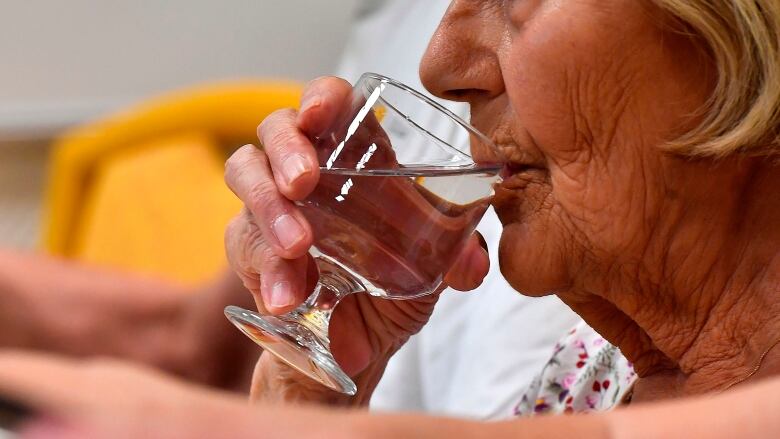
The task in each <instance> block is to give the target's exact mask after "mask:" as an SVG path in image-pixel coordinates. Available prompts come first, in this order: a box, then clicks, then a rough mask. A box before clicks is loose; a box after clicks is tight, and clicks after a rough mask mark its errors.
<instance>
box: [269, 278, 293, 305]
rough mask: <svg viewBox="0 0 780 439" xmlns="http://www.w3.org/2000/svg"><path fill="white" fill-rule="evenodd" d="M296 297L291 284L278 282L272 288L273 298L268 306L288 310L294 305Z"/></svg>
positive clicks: (270, 298)
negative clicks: (287, 308)
mask: <svg viewBox="0 0 780 439" xmlns="http://www.w3.org/2000/svg"><path fill="white" fill-rule="evenodd" d="M294 301H295V296H294V295H293V293H292V287H291V285H290V282H285V281H282V282H277V283H275V284H274V286H273V287H271V297H269V298H268V304H269V305H271V306H272V307H274V308H286V307H288V306H290V305H292V304H293V302H294Z"/></svg>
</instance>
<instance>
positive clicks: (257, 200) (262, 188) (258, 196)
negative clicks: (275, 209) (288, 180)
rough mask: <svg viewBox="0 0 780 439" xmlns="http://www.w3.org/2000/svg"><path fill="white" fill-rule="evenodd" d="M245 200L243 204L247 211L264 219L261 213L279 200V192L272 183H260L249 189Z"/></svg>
mask: <svg viewBox="0 0 780 439" xmlns="http://www.w3.org/2000/svg"><path fill="white" fill-rule="evenodd" d="M246 198H247V199H246V200H244V203H245V204H246V206H247V207H248V208H249V210H251V211H252V213H254V214H256V215H260V216H261V217H264V215H263V213H264V212H266V211H267V210H268V208H269V207H271V206H274V205H275V203H276V202H277V200H278V199H279V192H278V190H277V188H276V185H275V184H274V182H273V181H268V180H266V181H260V182H257V183H255V184H253V185H251V186H250V187H249V191H248V192H247V195H246Z"/></svg>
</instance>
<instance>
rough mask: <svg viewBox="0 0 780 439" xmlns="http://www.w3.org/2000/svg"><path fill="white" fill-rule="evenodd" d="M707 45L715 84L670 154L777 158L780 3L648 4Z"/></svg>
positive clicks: (669, 0)
mask: <svg viewBox="0 0 780 439" xmlns="http://www.w3.org/2000/svg"><path fill="white" fill-rule="evenodd" d="M653 1H654V2H655V3H656V4H657V5H658V6H660V7H661V8H662V9H664V10H666V11H667V12H668V13H670V14H671V15H672V16H673V17H675V18H676V19H678V20H680V21H681V22H682V23H684V24H685V26H686V27H687V28H688V29H689V30H691V31H693V33H694V34H695V36H696V37H697V38H698V39H699V40H702V41H703V43H704V44H705V45H706V49H707V52H708V53H709V56H710V57H711V58H712V60H713V62H714V64H715V67H716V73H717V83H716V85H715V89H714V91H713V94H712V96H711V97H710V99H709V101H708V103H707V105H706V107H705V108H704V109H703V110H704V114H703V120H702V122H701V124H700V125H699V126H698V127H696V128H694V129H693V130H691V131H689V132H688V133H687V134H685V135H683V136H682V137H680V138H678V139H677V140H675V141H674V142H671V143H670V145H669V147H670V149H671V150H673V151H677V152H681V153H684V154H690V155H697V156H717V157H722V156H726V155H729V154H732V153H747V154H751V155H769V156H776V155H780V0H653Z"/></svg>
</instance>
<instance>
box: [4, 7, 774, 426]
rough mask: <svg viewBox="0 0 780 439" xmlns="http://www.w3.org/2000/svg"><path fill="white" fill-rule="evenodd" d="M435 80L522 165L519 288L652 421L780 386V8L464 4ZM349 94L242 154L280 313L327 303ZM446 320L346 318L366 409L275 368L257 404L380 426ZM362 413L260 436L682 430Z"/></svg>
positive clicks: (264, 283) (515, 248)
mask: <svg viewBox="0 0 780 439" xmlns="http://www.w3.org/2000/svg"><path fill="white" fill-rule="evenodd" d="M420 72H421V76H422V78H423V81H424V83H425V84H426V86H427V88H428V89H429V90H430V91H431V92H433V93H434V94H436V95H437V96H440V97H442V98H446V99H453V100H460V101H466V102H468V103H469V104H470V105H471V109H472V122H473V124H474V125H475V126H477V127H478V128H480V129H481V130H482V131H483V132H485V133H488V134H489V135H490V136H491V137H492V138H493V140H494V141H495V143H496V144H498V145H499V146H500V147H501V148H502V149H503V151H504V153H505V155H506V157H508V160H509V163H508V166H509V168H510V169H511V171H512V175H511V176H510V177H508V178H506V179H505V181H504V182H503V183H502V184H501V185H500V186H499V187H498V188H497V190H496V197H495V200H494V205H495V208H496V210H497V212H498V214H499V217H500V218H501V221H502V223H503V225H504V232H503V236H502V239H501V252H500V253H501V259H500V261H499V262H500V264H501V268H502V272H503V274H504V276H505V277H506V278H507V280H508V281H509V282H510V283H511V284H512V286H513V287H514V288H516V289H517V290H518V291H521V292H522V293H524V294H528V295H546V294H553V293H554V294H556V295H558V296H559V297H560V298H561V299H562V300H564V301H565V302H566V303H567V304H568V305H569V306H571V307H572V308H573V309H574V310H575V311H576V312H577V313H579V314H580V315H581V316H582V317H583V318H584V319H585V321H586V322H588V323H589V324H590V325H591V326H593V327H594V328H595V329H597V330H598V331H599V332H600V333H601V334H602V335H603V336H604V337H605V338H607V339H608V340H609V341H611V342H612V343H614V344H616V345H617V346H619V348H620V349H621V351H622V352H623V354H624V355H625V356H626V357H627V358H628V359H629V360H630V361H631V362H632V363H633V365H634V367H635V369H636V371H637V373H638V375H639V376H640V379H639V380H638V381H637V383H636V385H635V389H634V393H633V398H632V400H631V405H632V406H634V405H642V403H645V402H647V401H653V400H659V399H669V398H678V397H683V396H691V395H699V394H707V393H720V392H724V391H726V390H729V389H730V388H732V387H735V386H741V385H743V384H745V383H751V382H755V381H758V380H761V379H762V378H766V377H770V376H773V375H778V374H780V347H778V346H777V345H778V342H780V301H778V295H779V293H780V254H779V253H778V248H780V198H779V197H778V193H780V172H779V171H780V168H778V161H777V156H778V155H780V3H778V2H777V1H776V0H752V1H749V0H731V1H728V0H709V1H705V0H685V1H682V0H643V1H638V0H599V1H574V0H571V1H543V0H538V1H471V0H456V1H454V2H453V3H452V5H451V7H450V9H449V10H448V12H447V14H446V15H445V17H444V18H443V21H442V23H441V25H440V27H439V29H438V31H437V32H436V34H435V35H434V37H433V40H432V41H431V43H430V46H429V49H428V52H427V54H426V55H425V57H424V59H423V61H422V66H421V69H420ZM348 91H349V85H348V84H346V83H345V82H343V81H341V80H338V79H335V78H323V79H319V80H316V81H314V82H313V83H312V84H311V85H310V86H309V87H308V89H307V91H306V93H305V96H304V99H303V102H302V105H301V109H300V111H294V110H284V111H280V112H278V113H276V114H274V115H273V116H271V117H269V118H268V119H267V120H265V121H264V122H263V123H262V125H261V126H260V128H259V133H260V142H261V143H262V144H263V146H264V148H263V149H262V150H261V149H258V148H255V147H252V146H247V147H244V148H241V149H240V150H239V151H238V152H237V153H236V154H235V155H234V156H233V157H232V158H231V159H230V161H229V162H228V166H227V176H226V180H227V182H228V184H229V185H230V186H231V188H232V189H233V190H234V191H235V192H236V194H237V195H238V196H239V197H240V198H241V199H242V200H243V201H244V202H245V204H246V209H245V212H244V213H243V214H242V215H241V216H240V217H238V218H237V219H236V220H235V221H234V222H233V224H232V225H231V227H230V228H229V230H228V232H227V237H226V241H227V247H228V254H229V257H230V260H231V263H232V264H233V266H234V268H235V269H236V271H237V272H238V273H239V275H240V276H241V277H242V279H243V281H244V284H245V285H246V286H247V287H248V288H249V289H250V290H251V291H252V292H253V293H254V294H255V296H256V301H257V303H258V307H259V308H260V309H261V310H263V311H265V312H269V313H273V314H281V313H284V312H287V311H289V310H290V309H292V308H294V307H295V306H296V305H298V304H299V303H300V302H301V301H302V300H303V299H304V296H305V295H306V293H307V292H306V281H305V280H306V268H307V260H306V257H305V255H306V251H307V250H308V248H309V246H310V245H311V242H312V236H311V229H310V227H309V225H308V224H307V223H306V221H305V219H304V217H303V216H302V215H301V213H300V212H299V211H297V210H296V208H295V206H294V204H293V203H292V202H291V200H299V199H302V198H304V197H305V196H306V195H307V194H308V193H309V191H311V190H312V188H313V187H314V185H315V184H316V183H317V180H318V167H317V160H316V155H315V151H314V149H313V147H312V145H311V143H310V142H309V140H308V139H309V135H311V134H312V133H315V132H317V131H318V129H320V125H321V123H322V121H323V120H326V119H327V114H328V113H329V112H331V111H333V108H334V105H335V103H337V102H339V99H340V97H341V96H344V95H345V94H346V93H347V92H348ZM487 264H488V260H487V256H486V254H485V253H484V251H483V250H482V249H481V248H480V246H479V245H478V244H477V240H476V239H475V240H473V245H471V246H469V247H467V249H466V251H465V252H464V254H463V255H462V256H461V258H460V259H459V261H458V262H457V263H456V267H455V268H454V269H453V270H452V271H451V272H450V274H449V275H448V277H447V282H448V284H449V285H451V286H453V287H455V288H458V289H464V290H465V289H471V288H473V287H474V286H476V285H478V283H479V282H480V279H481V277H482V276H483V275H484V273H485V272H486V268H487ZM432 302H433V301H432V300H430V298H427V299H422V300H419V301H400V302H399V301H388V300H383V299H377V298H372V297H370V296H368V295H353V296H350V297H348V298H347V299H346V300H345V301H344V302H343V303H342V305H340V306H339V308H338V309H337V310H336V312H335V315H334V319H333V321H332V325H331V340H332V349H333V352H334V354H335V356H336V358H337V359H338V360H339V362H340V364H342V366H343V368H344V370H345V371H347V372H348V373H349V374H350V375H351V376H353V378H354V380H355V382H356V383H357V385H358V388H359V389H360V392H359V393H358V394H357V395H356V396H355V397H347V396H344V395H340V394H335V393H333V392H331V391H329V390H327V389H325V388H323V387H321V386H320V385H319V384H316V383H314V382H312V381H311V380H309V379H308V378H305V377H303V376H302V375H300V374H299V373H297V372H295V371H293V370H291V369H290V368H289V367H287V366H286V365H284V364H283V363H282V362H280V361H278V360H276V359H275V357H273V356H271V355H267V354H263V355H262V356H261V358H260V361H259V362H258V364H257V367H256V369H255V377H254V383H253V389H252V390H253V396H254V399H255V400H259V401H270V402H274V401H286V402H318V403H324V404H329V405H338V406H361V405H364V404H365V403H366V402H367V401H368V399H369V397H370V395H371V390H372V389H373V387H374V385H375V384H376V382H377V381H378V380H379V378H380V377H381V375H382V371H383V367H384V365H385V364H386V361H387V359H388V358H389V357H390V356H392V355H393V353H394V352H395V351H396V350H397V349H398V347H399V346H400V345H401V344H403V343H404V341H405V340H406V339H407V338H408V337H409V336H410V335H411V334H413V333H414V332H415V331H417V330H418V329H419V328H420V327H421V326H422V325H424V324H425V321H426V319H427V316H428V315H429V314H430V312H431V311H432V309H433V305H434V304H433V303H432ZM6 361H10V360H6ZM0 366H2V362H0ZM0 371H2V367H0ZM0 376H5V377H8V376H9V375H8V373H6V374H5V375H3V374H2V373H0ZM776 383H777V382H775V388H776V387H777V385H776ZM0 387H2V385H0ZM6 387H8V385H6ZM28 387H29V386H28ZM750 389H751V388H748V390H750ZM736 394H737V395H740V398H742V399H739V401H743V402H744V401H745V400H750V398H751V397H755V396H756V395H757V394H750V393H745V392H744V391H743V392H737V393H736ZM766 394H767V393H764V395H766ZM746 395H748V396H746ZM39 398H43V397H42V396H40V397H39ZM182 399H183V400H184V399H186V398H182ZM66 400H67V398H66ZM188 401H189V400H188ZM712 401H714V402H713V405H698V406H696V407H697V409H696V410H700V411H701V410H703V411H704V412H705V413H706V412H707V410H710V409H713V411H712V412H711V413H712V414H716V415H719V416H720V414H723V413H727V412H728V413H730V412H732V411H731V409H728V410H725V411H724V410H722V409H723V407H729V403H728V401H727V400H723V397H721V399H713V400H712ZM717 401H720V403H721V405H720V406H716V405H714V404H715V402H717ZM737 402H738V401H737V400H736V399H734V400H732V403H733V404H734V407H735V408H734V409H733V410H734V411H733V413H736V412H739V409H738V408H737V407H738V405H737ZM190 403H191V402H190ZM222 403H224V401H223V400H219V401H218V402H214V403H213V405H214V407H215V412H218V410H217V409H216V407H217V406H219V405H220V404H222ZM191 404H192V403H191ZM774 404H775V405H777V401H776V400H775V401H774ZM651 407H652V406H651ZM687 407H689V406H685V405H680V406H675V409H676V410H677V409H686V408H687ZM715 408H718V410H715ZM267 413H272V415H268V414H267ZM349 413H350V412H346V413H343V412H342V413H338V414H334V413H330V412H323V411H310V412H304V411H301V412H297V413H296V412H293V411H289V410H280V409H275V410H273V411H268V412H266V414H264V415H257V416H259V419H261V420H263V421H266V422H269V423H270V422H272V421H275V423H274V425H275V426H274V427H273V428H275V429H276V430H275V431H276V432H284V433H286V434H289V435H293V434H300V435H303V434H306V435H307V436H310V435H311V434H313V433H320V434H321V435H323V436H324V437H334V436H337V432H346V431H348V430H351V431H357V432H360V433H365V434H367V435H369V436H370V437H378V436H379V435H380V433H385V434H387V435H388V437H399V435H400V436H402V437H408V435H410V434H411V433H412V432H416V433H418V434H420V435H421V436H424V437H435V436H436V435H437V434H438V435H441V436H444V435H447V436H451V437H453V436H454V437H458V436H463V437H466V436H468V435H469V434H471V433H474V434H491V435H492V437H517V436H518V434H520V433H523V432H525V433H537V434H538V433H540V432H544V431H547V432H549V433H550V434H562V432H564V431H568V432H571V429H573V428H578V429H581V432H583V433H584V432H589V433H593V434H596V433H602V434H604V431H605V430H606V429H612V431H613V432H615V431H617V432H620V431H623V432H626V431H631V430H630V429H629V430H626V429H625V428H624V427H626V425H631V423H636V422H639V426H640V427H641V428H640V429H638V430H634V432H637V431H644V432H647V431H650V430H647V429H652V428H654V429H656V430H657V429H659V428H662V427H663V426H659V425H653V424H652V423H651V422H649V421H650V420H651V419H654V417H653V416H654V415H653V413H654V412H652V410H645V411H642V410H641V409H640V410H639V411H632V410H627V411H626V412H625V414H626V415H624V416H622V417H620V418H611V419H613V420H616V421H614V422H613V423H611V424H609V426H607V425H605V424H603V423H599V422H597V420H599V419H602V418H599V417H595V418H593V420H592V421H588V418H568V419H561V420H554V419H546V420H539V421H537V422H536V423H528V422H516V423H505V424H494V425H492V426H488V425H482V424H468V423H463V422H458V421H441V420H436V419H434V418H425V417H401V418H396V417H366V416H363V415H357V414H354V415H350V414H349ZM630 413H635V414H636V415H634V416H633V417H632V416H631V415H629V414H630ZM657 413H660V412H657ZM690 413H691V416H694V414H695V410H694V411H691V412H690ZM640 414H641V415H640ZM666 414H667V415H668V412H667V413H666ZM298 416H303V418H300V417H298ZM349 416H352V417H353V418H352V419H353V420H354V422H347V420H348V419H349ZM661 419H662V420H665V421H664V422H667V421H668V422H673V421H674V419H675V418H674V417H670V416H667V417H665V418H661ZM693 419H701V418H695V417H694V418H693ZM765 419H766V418H765ZM201 421H202V419H198V420H197V422H196V424H197V423H198V422H201ZM203 422H205V421H203ZM642 423H644V424H642ZM250 424H251V423H250V422H249V421H247V422H246V423H245V424H241V423H231V422H229V421H226V422H225V428H227V431H228V432H232V431H234V430H235V429H236V428H239V427H237V426H236V425H239V426H240V425H250ZM261 424H262V423H259V424H257V425H258V428H261V427H259V425H261ZM251 425H255V424H251ZM669 425H670V427H671V426H672V425H676V426H677V428H680V427H681V425H682V424H681V423H680V422H679V419H677V424H669ZM265 428H266V431H268V429H271V427H269V426H268V424H266V426H265ZM643 429H644V430H643ZM656 430H654V431H656ZM236 431H237V430H236ZM270 431H274V430H273V429H271V430H270ZM660 431H661V430H657V432H660ZM711 431H716V432H717V431H718V430H717V429H715V430H711ZM284 433H281V434H284ZM258 434H259V432H258ZM659 434H660V433H659Z"/></svg>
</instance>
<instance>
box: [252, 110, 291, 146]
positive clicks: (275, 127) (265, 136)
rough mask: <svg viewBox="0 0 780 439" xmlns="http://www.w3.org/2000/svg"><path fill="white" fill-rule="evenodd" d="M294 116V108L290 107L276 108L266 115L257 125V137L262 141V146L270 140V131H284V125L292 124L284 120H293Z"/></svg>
mask: <svg viewBox="0 0 780 439" xmlns="http://www.w3.org/2000/svg"><path fill="white" fill-rule="evenodd" d="M294 118H295V110H294V109H292V108H283V109H281V110H276V111H274V112H273V113H271V114H269V115H268V116H266V118H265V119H263V121H262V122H260V125H258V126H257V137H258V138H259V139H260V141H261V142H262V143H263V146H267V145H268V143H269V142H270V140H269V136H270V135H272V133H276V132H279V131H285V127H286V126H291V125H292V124H287V123H286V121H289V120H293V119H294Z"/></svg>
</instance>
